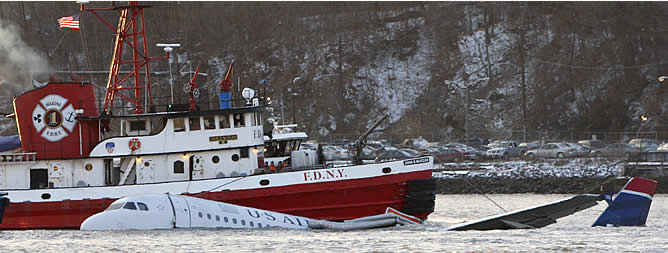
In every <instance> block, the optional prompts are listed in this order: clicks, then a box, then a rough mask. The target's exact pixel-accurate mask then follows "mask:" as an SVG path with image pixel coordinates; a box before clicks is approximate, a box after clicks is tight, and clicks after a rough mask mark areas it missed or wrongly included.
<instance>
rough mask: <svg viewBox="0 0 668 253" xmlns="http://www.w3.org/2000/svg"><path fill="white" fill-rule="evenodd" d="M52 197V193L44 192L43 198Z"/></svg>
mask: <svg viewBox="0 0 668 253" xmlns="http://www.w3.org/2000/svg"><path fill="white" fill-rule="evenodd" d="M50 198H51V194H49V193H42V199H50Z"/></svg>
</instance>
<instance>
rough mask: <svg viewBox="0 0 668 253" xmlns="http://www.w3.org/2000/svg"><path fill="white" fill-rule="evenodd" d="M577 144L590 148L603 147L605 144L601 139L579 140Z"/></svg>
mask: <svg viewBox="0 0 668 253" xmlns="http://www.w3.org/2000/svg"><path fill="white" fill-rule="evenodd" d="M578 144H582V145H585V146H587V147H589V148H590V149H598V148H604V147H605V144H604V143H603V142H602V141H601V140H580V141H578Z"/></svg>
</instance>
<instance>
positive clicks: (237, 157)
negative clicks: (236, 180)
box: [232, 154, 239, 162]
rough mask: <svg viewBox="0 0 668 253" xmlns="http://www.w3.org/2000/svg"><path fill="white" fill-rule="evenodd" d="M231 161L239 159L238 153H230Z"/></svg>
mask: <svg viewBox="0 0 668 253" xmlns="http://www.w3.org/2000/svg"><path fill="white" fill-rule="evenodd" d="M232 161H234V162H236V161H239V155H237V154H234V155H232Z"/></svg>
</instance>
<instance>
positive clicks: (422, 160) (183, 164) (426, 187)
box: [0, 2, 435, 229]
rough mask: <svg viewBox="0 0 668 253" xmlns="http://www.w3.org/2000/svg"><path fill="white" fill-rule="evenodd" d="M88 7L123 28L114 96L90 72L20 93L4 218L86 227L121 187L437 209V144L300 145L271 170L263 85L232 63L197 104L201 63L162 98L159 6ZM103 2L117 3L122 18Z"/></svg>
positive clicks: (359, 211)
mask: <svg viewBox="0 0 668 253" xmlns="http://www.w3.org/2000/svg"><path fill="white" fill-rule="evenodd" d="M80 7H81V11H82V12H83V11H86V12H90V13H91V14H93V15H94V16H96V17H97V18H99V19H101V20H102V21H103V23H104V24H105V25H107V26H108V27H109V28H110V29H111V30H112V31H113V32H114V33H115V35H116V42H115V48H114V55H113V59H112V61H111V66H110V72H109V80H108V83H107V85H106V93H105V96H104V99H103V100H101V101H98V100H97V99H96V96H95V91H94V85H93V84H91V83H88V82H83V81H80V82H74V81H72V82H49V83H48V84H46V85H44V86H43V87H40V88H36V89H33V90H30V91H28V92H26V93H24V94H22V95H20V96H17V97H15V98H14V100H13V106H14V112H13V113H11V114H10V115H6V117H12V118H14V119H15V121H16V126H17V129H18V136H19V139H20V150H18V151H16V152H4V153H0V192H2V193H3V195H4V196H3V199H5V200H3V203H6V204H2V205H3V207H4V215H2V214H1V213H0V217H1V218H0V222H1V224H0V229H78V228H79V227H80V225H81V223H82V222H83V221H84V220H85V219H86V218H88V217H89V216H91V215H93V214H96V213H99V212H101V211H103V210H104V209H105V208H106V207H107V206H109V204H111V203H112V202H113V201H115V200H117V199H120V198H123V197H125V196H129V195H136V194H153V193H163V194H164V193H169V194H181V195H186V196H194V197H198V198H203V199H208V200H213V201H224V202H226V203H230V204H235V205H242V206H247V207H252V208H257V209H264V210H270V211H274V212H281V213H286V214H291V215H298V216H303V217H308V218H312V219H322V220H331V221H343V220H350V219H355V218H359V217H364V216H370V215H376V214H381V213H384V212H385V210H386V209H387V208H388V207H390V208H394V209H396V210H400V211H402V212H405V213H407V214H409V215H413V216H416V217H419V218H421V219H426V218H427V216H428V215H429V214H430V213H432V212H433V210H434V188H435V183H434V180H433V179H432V167H433V158H432V157H431V156H423V157H417V158H411V159H405V160H398V161H390V162H383V163H367V164H364V163H353V164H351V165H348V166H340V167H328V166H326V165H325V164H323V163H322V161H318V159H316V158H315V157H317V154H316V153H315V151H309V150H299V149H298V146H299V145H296V147H295V148H294V149H292V150H291V152H289V158H290V164H288V165H287V166H286V168H284V169H283V170H281V171H280V172H278V173H271V172H269V171H267V170H266V168H265V165H264V164H265V163H264V161H265V157H264V155H265V153H264V150H265V142H264V141H265V140H264V136H265V135H264V133H263V121H264V114H263V113H264V112H265V106H266V103H265V101H264V97H263V96H261V95H259V94H257V93H256V92H255V91H254V90H252V89H250V88H245V89H243V90H242V91H233V90H232V87H231V86H232V85H231V82H230V81H229V75H230V72H231V68H230V69H229V70H228V75H227V76H226V78H225V79H224V80H223V81H222V82H221V87H220V94H219V95H220V96H219V98H220V99H219V101H218V105H216V106H213V107H201V106H199V105H198V104H196V100H197V94H198V90H197V83H196V80H195V78H196V76H197V75H194V76H195V77H194V78H193V79H192V80H191V81H190V82H189V83H188V85H187V89H188V91H189V96H190V98H189V102H190V103H189V105H187V106H177V105H173V104H169V105H159V104H154V103H153V101H152V97H151V78H150V73H151V72H150V69H149V66H150V64H149V63H150V61H152V60H160V59H168V58H169V52H167V53H166V56H163V57H150V56H149V54H148V48H147V42H146V32H145V30H144V10H145V9H146V8H148V7H149V6H146V5H139V4H138V3H137V2H129V4H128V5H126V6H115V7H113V8H87V7H86V6H85V4H81V5H80ZM103 11H113V12H117V13H118V14H119V22H118V26H117V27H114V26H112V25H111V23H110V22H107V21H106V20H104V18H103V17H102V16H100V15H99V14H98V13H99V12H103ZM123 67H124V68H125V69H129V71H128V73H127V74H121V71H120V70H121V69H122V68H123ZM142 72H143V73H142ZM142 74H145V75H146V76H142ZM234 93H241V95H242V97H243V99H239V100H234V99H231V98H232V94H234ZM127 105H130V107H128V106H127ZM293 143H294V142H293ZM363 143H365V141H360V144H363ZM360 150H361V149H360ZM286 154H287V153H286ZM1 210H2V209H0V211H1Z"/></svg>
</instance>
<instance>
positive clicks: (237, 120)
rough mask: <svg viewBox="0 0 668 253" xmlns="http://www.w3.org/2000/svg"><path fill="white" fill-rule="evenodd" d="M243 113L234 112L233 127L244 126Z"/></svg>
mask: <svg viewBox="0 0 668 253" xmlns="http://www.w3.org/2000/svg"><path fill="white" fill-rule="evenodd" d="M245 126H246V123H245V122H244V115H243V114H241V113H235V114H234V128H239V127H245Z"/></svg>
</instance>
